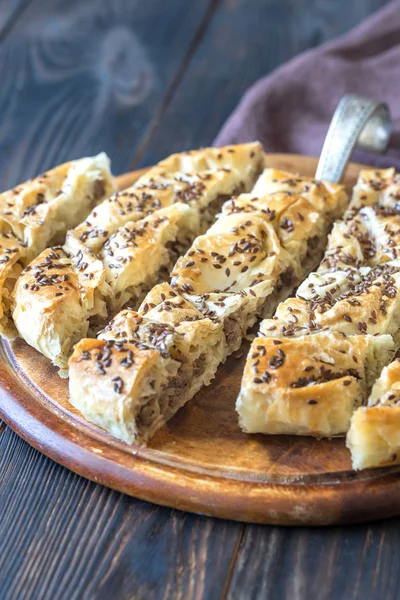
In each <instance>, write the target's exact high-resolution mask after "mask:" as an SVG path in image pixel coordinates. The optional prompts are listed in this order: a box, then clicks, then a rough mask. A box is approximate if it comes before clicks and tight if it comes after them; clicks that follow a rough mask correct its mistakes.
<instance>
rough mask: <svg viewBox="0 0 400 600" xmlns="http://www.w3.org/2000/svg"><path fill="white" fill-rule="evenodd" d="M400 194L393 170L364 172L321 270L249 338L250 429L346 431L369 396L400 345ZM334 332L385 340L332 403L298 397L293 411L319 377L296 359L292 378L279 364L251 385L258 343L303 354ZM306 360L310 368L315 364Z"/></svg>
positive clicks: (244, 398) (246, 414)
mask: <svg viewBox="0 0 400 600" xmlns="http://www.w3.org/2000/svg"><path fill="white" fill-rule="evenodd" d="M399 194H400V182H399V181H398V176H397V175H396V174H395V172H394V170H393V169H388V170H384V171H365V172H362V173H361V174H360V177H359V180H358V183H357V185H356V187H355V189H354V193H353V197H352V200H351V203H350V206H349V209H348V211H347V212H346V215H345V217H344V219H343V220H342V221H339V222H337V223H335V225H334V227H333V230H332V233H331V234H330V237H329V242H328V247H327V250H326V252H325V255H324V258H323V260H322V261H321V263H320V266H319V268H318V270H317V271H316V272H314V273H311V274H310V275H309V276H308V277H307V278H306V280H305V281H303V283H302V284H301V285H300V286H299V287H298V289H297V293H296V297H294V298H289V299H287V300H286V301H284V302H282V303H281V304H280V305H279V306H278V308H277V310H276V313H275V315H274V317H273V318H271V319H266V320H264V321H263V322H262V323H261V325H260V332H259V336H261V337H259V338H257V340H255V341H254V342H253V344H252V347H251V350H250V353H249V357H248V361H247V366H246V370H245V373H244V376H243V381H242V387H241V391H240V395H239V398H238V401H237V410H238V413H239V420H240V423H241V425H242V427H243V429H244V430H245V431H248V432H259V431H262V432H264V433H278V434H279V433H283V434H285V433H291V434H299V435H314V436H328V437H329V436H333V435H339V434H342V435H343V434H345V433H346V431H347V429H348V427H349V424H350V418H351V415H352V413H353V411H354V410H355V408H356V407H357V406H360V405H361V404H365V402H366V401H367V398H368V394H369V392H370V390H371V387H372V385H373V383H374V381H375V379H376V377H377V376H378V375H379V372H380V369H382V368H383V366H385V365H386V364H387V363H388V362H389V361H390V360H391V358H392V356H393V354H394V351H395V349H396V348H397V347H398V346H399V344H400V294H399V289H400V260H399V258H398V257H400V254H399V251H400V205H399V204H398V198H399V197H400V195H399ZM337 334H339V335H341V336H342V337H343V340H347V341H346V343H348V344H349V345H350V346H351V345H352V344H356V345H357V344H359V343H361V339H370V336H378V337H376V338H373V339H375V340H380V344H381V345H380V346H379V347H378V348H379V351H378V352H377V353H376V359H375V363H373V362H371V361H370V360H369V359H367V358H366V359H365V360H366V368H367V376H366V377H365V378H364V380H365V382H366V383H365V385H364V388H363V389H361V388H360V386H358V387H357V386H353V385H351V384H350V383H349V384H347V385H348V386H349V389H348V390H347V389H346V390H344V391H345V392H346V393H338V394H335V393H334V392H332V393H331V400H329V408H327V407H326V406H325V408H323V406H324V405H323V404H322V403H321V402H319V403H318V405H321V406H319V408H315V406H316V405H314V404H313V407H314V408H313V409H311V408H310V407H309V406H308V405H307V404H306V403H305V402H303V405H302V403H301V401H299V403H298V404H296V407H297V408H298V410H292V408H293V400H292V397H293V396H294V395H296V396H298V395H299V394H300V392H299V391H298V389H301V394H300V395H302V396H304V399H305V398H306V397H307V395H311V396H312V397H313V393H314V389H315V388H316V385H317V383H318V385H319V381H320V379H318V377H317V378H315V377H314V375H313V373H311V375H310V376H306V375H305V373H302V369H303V366H302V362H301V361H300V362H299V366H298V368H296V364H293V365H292V372H291V376H292V378H291V379H290V381H288V380H287V376H286V375H285V371H284V370H277V371H275V372H273V373H271V377H270V378H269V381H268V382H262V384H261V385H260V386H257V385H254V381H252V370H251V365H252V363H253V361H252V358H251V357H252V356H253V355H254V354H255V353H256V348H257V345H258V346H260V345H262V344H264V343H265V344H274V342H278V341H285V340H287V341H290V343H291V353H293V355H294V356H297V355H302V352H303V348H304V347H305V344H313V348H314V351H316V349H317V348H320V352H328V353H329V351H330V347H331V346H330V344H331V341H330V340H331V339H332V338H331V336H336V335H337ZM375 345H376V344H375V342H374V343H373V346H374V347H375ZM329 361H330V363H331V365H332V366H331V367H329V368H330V369H334V368H336V367H335V365H336V364H339V363H337V359H332V358H330V359H329ZM306 366H307V368H309V370H310V372H311V368H310V365H306ZM377 369H378V370H377ZM253 379H254V375H253ZM296 382H297V383H296ZM293 387H294V389H295V391H293V389H292V388H293ZM330 387H332V383H331V382H329V383H327V382H325V383H324V386H323V389H324V390H329V388H330ZM324 393H325V392H324ZM349 395H350V396H351V398H352V399H351V401H350V399H349ZM320 411H321V415H320V416H319V417H318V418H315V415H316V414H317V413H319V412H320ZM324 411H325V412H326V419H325V422H323V412H324ZM332 414H333V415H334V418H333V417H332ZM339 415H340V418H339Z"/></svg>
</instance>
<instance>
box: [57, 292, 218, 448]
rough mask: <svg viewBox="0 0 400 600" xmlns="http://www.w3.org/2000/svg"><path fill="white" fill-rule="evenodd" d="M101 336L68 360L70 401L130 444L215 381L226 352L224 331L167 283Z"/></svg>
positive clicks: (142, 439) (81, 346)
mask: <svg viewBox="0 0 400 600" xmlns="http://www.w3.org/2000/svg"><path fill="white" fill-rule="evenodd" d="M100 338H101V340H97V341H94V340H82V341H81V342H80V343H79V344H78V346H76V348H75V351H74V354H73V356H72V358H71V359H70V361H69V368H70V399H71V403H72V404H73V405H74V406H75V407H76V408H77V409H78V410H80V411H81V412H82V414H83V415H84V416H85V417H86V418H87V419H88V420H89V421H91V422H93V423H95V424H96V425H99V426H100V427H103V428H104V429H106V430H107V431H109V432H110V433H111V434H112V435H114V436H115V437H117V438H119V439H121V440H123V441H125V442H127V443H132V442H136V443H145V442H146V441H147V440H148V439H149V438H150V437H151V436H152V435H153V434H154V432H155V431H156V430H157V429H159V428H160V427H161V426H162V425H163V424H164V423H165V422H166V421H167V420H168V419H169V418H170V417H172V416H173V415H174V414H175V412H176V411H177V410H178V409H179V408H180V407H181V406H183V405H184V404H185V403H186V402H187V401H188V400H189V399H190V398H192V396H193V395H194V394H195V393H196V392H197V391H198V390H199V389H200V387H202V386H203V385H207V384H208V383H210V381H211V379H212V378H213V377H214V374H215V370H216V365H218V363H219V362H220V361H221V360H222V358H223V355H224V336H223V334H222V331H221V328H220V327H218V325H217V324H216V323H214V322H213V321H212V320H211V319H208V318H206V317H204V316H203V315H202V314H201V313H200V312H199V311H197V310H196V309H195V308H194V307H193V306H192V305H191V304H190V303H188V302H187V301H185V299H184V298H183V297H182V296H180V295H179V294H177V293H176V292H175V291H174V290H173V288H172V287H171V286H170V285H169V284H167V283H164V284H160V285H158V286H156V287H155V288H154V289H153V290H152V291H151V292H150V294H148V296H147V297H146V299H145V302H144V303H143V304H142V306H141V307H140V309H139V310H138V312H135V311H132V310H125V311H123V312H121V313H120V314H119V315H117V317H116V318H115V319H114V320H113V321H112V322H111V323H110V325H109V326H108V327H107V328H106V329H105V330H104V331H103V332H102V333H101V335H100Z"/></svg>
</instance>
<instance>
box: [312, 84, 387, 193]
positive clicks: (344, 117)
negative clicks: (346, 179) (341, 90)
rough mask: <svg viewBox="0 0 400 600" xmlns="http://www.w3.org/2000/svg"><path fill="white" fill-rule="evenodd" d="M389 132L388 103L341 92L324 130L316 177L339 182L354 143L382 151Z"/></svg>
mask: <svg viewBox="0 0 400 600" xmlns="http://www.w3.org/2000/svg"><path fill="white" fill-rule="evenodd" d="M391 133H392V120H391V116H390V111H389V107H388V106H387V104H385V103H384V102H379V101H378V100H372V99H368V98H362V97H361V96H357V95H355V94H347V95H346V96H343V98H342V99H341V101H340V102H339V104H338V107H337V109H336V110H335V113H334V115H333V117H332V121H331V124H330V126H329V129H328V133H327V134H326V138H325V141H324V145H323V147H322V152H321V156H320V159H319V162H318V167H317V171H316V174H315V177H316V179H325V180H327V181H332V182H333V183H340V181H341V179H342V177H343V174H344V171H345V169H346V166H347V163H348V162H349V160H350V156H351V154H352V152H353V150H354V147H355V146H359V147H360V148H362V149H363V150H368V151H370V152H378V153H383V152H385V150H386V148H387V147H388V144H389V139H390V135H391Z"/></svg>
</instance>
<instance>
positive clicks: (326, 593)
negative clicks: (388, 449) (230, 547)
mask: <svg viewBox="0 0 400 600" xmlns="http://www.w3.org/2000/svg"><path fill="white" fill-rule="evenodd" d="M361 501H362V500H361ZM399 529H400V520H399V519H390V520H386V521H381V522H379V523H374V524H373V525H368V526H351V527H332V528H330V529H329V531H327V530H326V529H298V528H291V529H278V528H272V527H264V528H261V527H257V526H254V525H248V526H247V527H246V531H245V533H244V536H243V539H242V543H241V544H240V548H239V551H238V554H237V561H236V568H235V569H234V572H233V576H232V578H231V580H230V583H229V586H228V589H227V596H226V598H227V599H229V600H241V599H242V598H243V597H245V598H246V600H258V599H260V600H261V599H263V600H275V599H276V598H279V599H281V600H293V599H294V598H295V599H303V598H304V599H306V598H308V599H310V598H312V599H313V598H318V600H329V599H331V598H335V599H336V598H337V599H346V600H349V599H354V600H355V599H360V600H361V599H364V598H368V600H381V599H383V598H385V600H386V599H394V598H398V589H399V583H400V576H399V567H400V555H399V552H398V535H399ZM243 590H246V594H245V596H243V595H242V592H243Z"/></svg>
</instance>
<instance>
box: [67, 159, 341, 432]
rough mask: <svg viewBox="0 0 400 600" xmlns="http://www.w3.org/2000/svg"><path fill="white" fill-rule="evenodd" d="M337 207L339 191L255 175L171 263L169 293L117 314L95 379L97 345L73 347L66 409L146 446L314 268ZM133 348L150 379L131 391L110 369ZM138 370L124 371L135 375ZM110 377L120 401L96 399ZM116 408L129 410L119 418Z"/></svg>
mask: <svg viewBox="0 0 400 600" xmlns="http://www.w3.org/2000/svg"><path fill="white" fill-rule="evenodd" d="M255 190H256V191H257V195H256V194H255ZM346 200H347V198H346V194H345V193H344V191H343V188H342V187H341V186H333V185H324V184H323V183H320V182H315V181H314V180H310V179H307V178H300V177H294V176H292V175H291V174H288V173H283V172H280V171H276V170H273V169H267V170H266V171H264V173H263V174H262V175H261V177H260V178H259V180H258V181H257V183H256V185H255V188H254V189H253V191H252V192H251V193H250V194H241V195H240V196H238V197H236V198H233V199H231V200H228V201H227V202H225V204H224V205H223V207H222V211H221V214H220V215H219V217H218V219H217V220H216V222H215V224H214V225H212V226H211V227H210V229H208V231H207V232H206V233H205V234H203V235H201V236H199V237H197V238H196V239H195V241H194V242H193V244H192V246H191V248H190V249H189V250H188V251H187V252H186V254H185V255H184V256H182V257H181V258H179V259H178V261H177V263H176V265H175V267H174V268H173V270H172V273H171V284H170V285H169V284H163V285H162V286H157V287H155V288H153V290H152V291H151V292H149V294H148V295H147V296H146V298H145V299H144V301H143V303H142V305H141V307H140V308H139V310H138V311H137V313H136V312H133V311H123V312H121V313H119V314H118V315H117V316H116V317H115V319H113V321H112V323H111V324H110V326H109V327H107V328H106V330H105V331H104V332H103V333H101V334H100V338H101V339H103V340H104V339H107V340H108V341H109V352H107V353H106V357H107V360H106V364H104V361H103V363H102V364H101V367H100V371H101V372H99V369H98V365H97V367H96V363H99V358H98V348H100V355H101V356H102V354H101V353H102V351H103V350H102V348H103V347H104V342H103V345H99V346H94V348H96V350H94V351H93V352H91V353H89V354H88V353H87V347H86V344H93V342H92V341H89V340H83V341H82V342H81V343H80V344H79V345H78V346H76V348H75V351H74V354H73V356H72V358H71V360H70V363H69V367H70V399H71V403H72V404H73V405H74V406H75V407H76V408H78V409H79V410H81V412H82V413H83V415H84V416H85V417H86V418H87V419H88V420H90V421H93V422H95V423H96V424H98V425H100V426H101V427H104V428H105V429H107V430H108V431H109V432H110V433H112V434H113V435H115V436H117V437H119V438H120V439H123V440H124V441H127V442H139V443H144V442H146V441H147V440H148V439H149V438H150V437H151V436H152V435H153V434H154V432H155V431H156V430H157V429H158V428H159V427H161V426H162V425H163V424H164V423H165V422H166V421H167V420H168V419H169V418H170V417H171V416H172V415H173V414H174V413H175V412H176V411H177V410H178V409H179V408H180V407H181V406H183V405H184V404H185V403H186V402H187V401H188V400H190V399H191V398H192V397H193V395H194V394H195V393H196V392H197V391H198V390H199V389H200V387H202V386H203V385H207V384H208V383H209V382H210V381H211V380H212V378H213V377H214V376H215V374H216V371H217V368H218V365H219V364H220V363H221V362H223V361H224V360H225V359H226V357H227V356H228V355H229V354H230V353H231V352H232V351H234V350H235V349H237V348H238V347H239V346H240V343H241V341H242V338H243V336H244V335H245V334H246V332H247V331H248V329H249V327H250V326H251V325H252V324H253V323H254V321H255V320H256V318H257V316H258V315H262V314H266V313H267V314H269V313H270V312H271V311H272V310H273V308H274V307H275V305H276V303H277V302H278V298H279V297H281V296H282V295H283V296H285V295H287V294H289V293H290V292H291V291H292V290H293V288H294V286H296V285H297V284H298V282H299V281H300V280H301V278H302V277H304V274H305V273H307V272H308V271H307V270H309V269H310V268H311V266H310V265H313V264H315V261H318V260H319V258H320V255H319V256H318V253H321V251H322V249H323V247H324V244H325V241H326V236H327V232H328V229H329V227H330V226H331V224H332V221H333V220H334V219H335V218H336V217H337V216H338V215H340V214H342V213H343V211H344V210H345V208H346V204H347V202H346ZM155 322H156V325H155ZM183 328H184V329H183ZM181 334H183V337H182V336H181ZM132 340H133V341H134V343H135V344H136V351H135V352H136V354H138V353H140V351H141V350H140V348H141V346H140V344H143V352H147V351H148V347H149V346H150V347H151V349H152V350H155V351H157V352H158V365H159V366H158V370H157V373H158V376H157V379H156V378H155V375H154V373H151V374H150V375H149V373H148V371H147V370H146V367H143V372H142V375H139V374H138V373H137V374H136V375H135V376H136V377H138V380H139V379H140V381H141V384H140V386H138V387H137V388H136V389H134V388H133V387H132V386H131V384H130V383H129V382H130V375H128V377H127V382H128V383H127V385H125V379H126V377H125V371H124V365H122V367H120V366H118V367H117V360H119V357H120V355H119V354H118V355H115V359H114V354H113V352H114V350H113V349H114V348H115V344H121V345H122V346H123V347H125V346H124V345H125V344H127V343H129V342H130V341H132ZM97 344H99V342H97ZM90 347H92V346H90ZM110 358H111V362H110V361H109V359H110ZM121 360H123V359H121ZM100 362H101V360H100ZM123 362H124V363H125V361H123ZM141 364H142V363H141V361H138V363H137V366H133V365H131V366H130V368H131V369H136V370H137V369H140V370H141V369H142V367H141ZM117 368H118V374H116V371H115V369H117ZM115 377H118V380H117V381H118V382H119V387H121V386H122V394H119V393H117V392H116V393H110V394H109V393H108V392H107V393H103V396H102V397H101V398H100V395H101V394H102V391H101V390H102V389H103V384H105V382H106V381H107V382H108V383H107V386H108V387H107V389H111V386H112V383H110V382H112V381H114V378H115ZM86 382H87V383H86ZM102 382H103V383H102ZM121 382H122V383H121ZM149 386H150V387H149ZM83 388H84V392H82V389H83ZM104 389H105V387H104ZM149 389H150V390H152V394H150V392H149ZM121 395H122V396H123V398H121ZM149 395H151V399H149ZM166 399H167V400H166ZM104 403H106V406H107V408H104V406H105V404H104ZM121 403H122V404H123V405H124V407H125V406H127V407H129V408H128V409H127V412H126V413H124V415H123V416H121V415H122V413H121ZM105 410H106V411H107V415H108V416H107V417H106V418H105V417H104V418H103V413H104V411H105ZM142 413H143V415H145V418H144V417H142ZM117 415H120V416H118V420H117Z"/></svg>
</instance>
